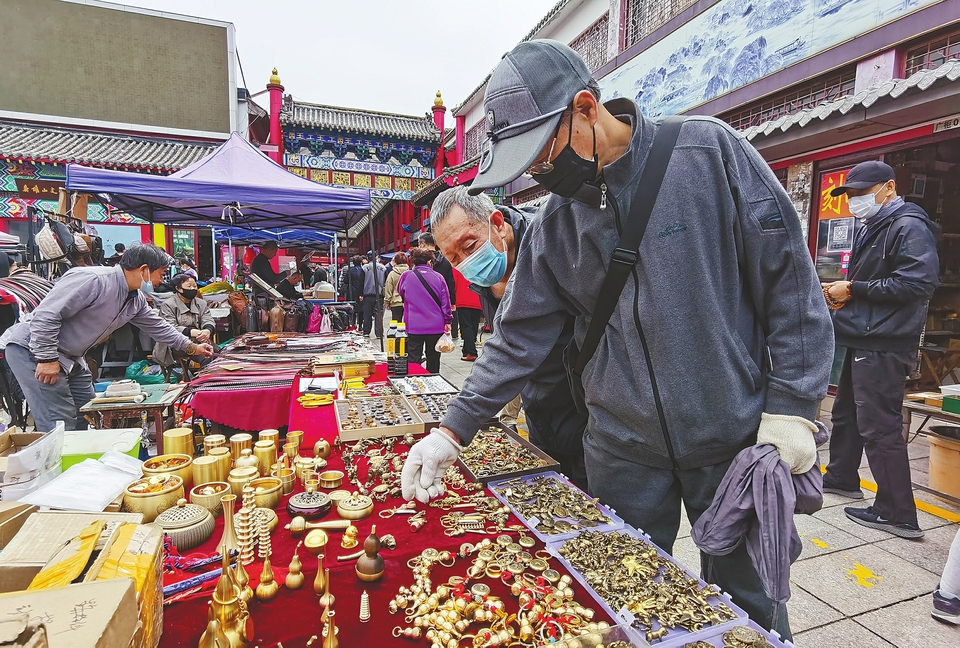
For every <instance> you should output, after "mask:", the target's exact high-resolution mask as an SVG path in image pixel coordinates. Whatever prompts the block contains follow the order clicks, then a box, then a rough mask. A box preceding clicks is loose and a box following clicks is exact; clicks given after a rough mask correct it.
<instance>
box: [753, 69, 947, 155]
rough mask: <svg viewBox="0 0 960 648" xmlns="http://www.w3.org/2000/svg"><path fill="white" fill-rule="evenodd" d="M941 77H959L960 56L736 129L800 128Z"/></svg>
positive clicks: (756, 131)
mask: <svg viewBox="0 0 960 648" xmlns="http://www.w3.org/2000/svg"><path fill="white" fill-rule="evenodd" d="M951 77H952V78H951ZM942 79H945V80H946V81H947V82H953V81H956V80H957V79H960V59H950V60H948V61H946V62H944V64H943V65H941V66H939V67H937V68H934V69H932V70H929V69H924V70H917V71H916V72H914V73H913V74H911V75H910V76H909V77H907V78H905V79H887V80H885V81H881V82H880V83H877V84H876V85H873V86H870V87H869V88H864V89H863V90H861V91H860V92H857V93H856V94H853V95H846V96H844V97H839V98H837V99H833V100H831V101H824V102H822V103H819V104H817V105H816V106H812V107H810V108H804V109H802V110H798V111H797V112H793V113H786V114H784V115H781V116H779V117H777V118H776V119H769V120H767V121H765V122H761V123H759V124H756V125H754V126H750V127H748V128H743V129H740V131H739V132H740V133H742V134H743V136H744V137H746V138H747V140H750V141H752V140H753V139H755V138H756V137H758V136H761V135H770V134H772V133H773V132H774V131H777V130H779V131H781V132H786V131H787V130H789V129H790V128H791V127H792V126H795V125H797V124H799V125H800V127H801V128H802V127H804V126H806V125H807V124H808V123H809V122H810V121H812V120H813V119H814V118H818V119H819V120H821V121H825V120H826V119H827V118H828V117H830V116H831V115H832V114H833V113H835V112H840V113H841V114H847V113H848V112H850V111H851V110H853V108H855V107H857V106H861V107H863V108H869V107H870V106H872V105H874V104H875V103H876V102H877V101H879V100H880V99H883V98H885V97H890V98H892V99H897V98H898V97H900V96H901V95H902V94H904V93H905V92H906V91H907V90H909V89H911V88H916V89H917V92H923V91H924V90H926V89H928V88H930V87H932V86H933V84H934V83H935V82H937V81H939V80H942Z"/></svg>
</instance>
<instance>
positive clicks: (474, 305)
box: [453, 268, 483, 362]
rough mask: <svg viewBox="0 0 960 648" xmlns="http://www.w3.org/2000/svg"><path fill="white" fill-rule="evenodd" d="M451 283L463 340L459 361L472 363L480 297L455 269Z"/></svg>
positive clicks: (475, 354)
mask: <svg viewBox="0 0 960 648" xmlns="http://www.w3.org/2000/svg"><path fill="white" fill-rule="evenodd" d="M453 281H454V283H455V284H456V287H457V312H456V319H457V320H459V321H460V337H462V338H463V349H462V351H463V353H462V355H461V357H460V359H461V360H464V361H466V362H473V361H474V360H476V359H477V333H478V331H479V329H480V316H481V315H483V308H482V306H481V305H480V295H478V294H477V293H475V292H473V290H471V289H470V282H469V281H467V280H466V279H465V278H464V276H463V275H462V274H460V272H459V271H458V270H457V269H456V268H454V269H453Z"/></svg>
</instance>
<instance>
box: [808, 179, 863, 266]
mask: <svg viewBox="0 0 960 648" xmlns="http://www.w3.org/2000/svg"><path fill="white" fill-rule="evenodd" d="M849 172H850V168H845V169H839V170H836V169H834V170H831V171H825V172H821V173H820V182H819V183H818V185H817V187H818V191H819V205H820V207H819V213H820V231H819V233H818V236H817V275H818V276H819V277H820V279H822V280H824V281H838V280H840V279H843V278H845V277H846V274H847V267H848V265H849V262H850V252H851V251H852V250H853V233H854V229H855V227H854V226H855V219H854V217H853V214H851V213H850V207H849V205H848V203H847V196H846V195H842V196H837V197H836V198H835V197H833V196H831V195H830V192H831V191H832V190H833V189H834V188H836V187H839V186H841V185H842V184H843V183H844V181H845V180H846V178H847V173H849Z"/></svg>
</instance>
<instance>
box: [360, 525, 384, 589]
mask: <svg viewBox="0 0 960 648" xmlns="http://www.w3.org/2000/svg"><path fill="white" fill-rule="evenodd" d="M383 567H384V563H383V557H382V556H381V555H380V538H379V537H378V536H377V525H375V524H374V525H373V526H372V527H371V529H370V535H368V536H367V539H366V540H364V541H363V555H362V556H360V558H358V559H357V566H356V571H357V577H358V578H359V579H360V580H362V581H366V582H368V583H369V582H373V581H375V580H377V579H379V578H380V577H381V576H383Z"/></svg>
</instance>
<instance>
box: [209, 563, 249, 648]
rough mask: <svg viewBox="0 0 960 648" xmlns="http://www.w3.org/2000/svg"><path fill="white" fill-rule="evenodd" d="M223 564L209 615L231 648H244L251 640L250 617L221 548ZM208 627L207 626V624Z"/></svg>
mask: <svg viewBox="0 0 960 648" xmlns="http://www.w3.org/2000/svg"><path fill="white" fill-rule="evenodd" d="M221 553H222V554H223V562H222V566H221V572H220V580H218V581H217V587H216V589H215V590H214V591H213V599H212V601H211V602H210V614H211V616H212V617H213V618H214V619H216V620H217V622H218V623H219V625H220V631H221V632H222V633H223V634H224V635H225V636H226V637H227V640H228V641H229V642H230V646H231V648H244V647H245V646H246V645H247V643H248V642H249V641H250V640H251V639H252V638H253V637H252V636H248V622H249V620H250V615H249V613H248V612H247V605H246V603H244V602H243V600H242V599H241V598H240V595H239V588H238V587H237V584H236V582H235V581H234V580H233V571H232V570H231V569H230V557H229V554H228V553H227V552H226V550H224V549H223V547H221ZM208 625H209V624H208Z"/></svg>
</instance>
